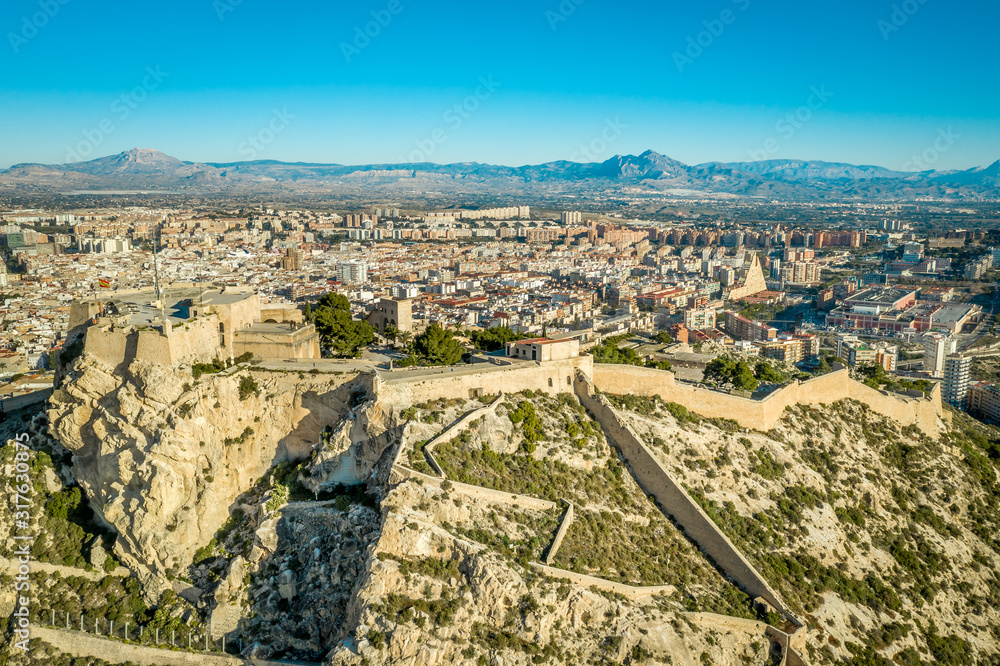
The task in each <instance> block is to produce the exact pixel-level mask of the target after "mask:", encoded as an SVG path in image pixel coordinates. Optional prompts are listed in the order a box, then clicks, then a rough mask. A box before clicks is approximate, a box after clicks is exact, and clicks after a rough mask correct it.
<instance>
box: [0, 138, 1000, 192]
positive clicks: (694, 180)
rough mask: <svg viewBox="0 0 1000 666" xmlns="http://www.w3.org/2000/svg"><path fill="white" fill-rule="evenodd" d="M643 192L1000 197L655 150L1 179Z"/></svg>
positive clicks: (136, 157)
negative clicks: (597, 158)
mask: <svg viewBox="0 0 1000 666" xmlns="http://www.w3.org/2000/svg"><path fill="white" fill-rule="evenodd" d="M636 185H641V186H642V187H644V188H649V189H650V190H651V191H661V192H666V193H672V194H675V193H680V194H682V195H684V194H690V193H699V192H703V193H712V194H716V193H719V194H725V195H734V196H767V197H771V198H775V197H787V198H789V199H802V200H816V199H829V198H832V197H846V198H852V199H863V198H876V199H909V198H913V197H917V196H920V197H927V196H931V197H941V198H956V199H961V198H966V197H972V196H975V197H984V196H985V197H991V198H1000V161H997V162H995V163H993V164H991V165H990V166H988V167H979V168H975V169H969V170H966V171H948V172H938V171H927V172H923V173H919V174H917V173H903V172H899V171H894V170H891V169H887V168H884V167H878V166H869V165H853V164H844V163H838V162H824V161H817V160H792V159H776V160H763V161H757V162H728V163H727V162H708V163H705V164H699V165H687V164H684V163H683V162H679V161H677V160H675V159H673V158H671V157H668V156H666V155H663V154H662V153H658V152H656V151H655V150H646V151H644V152H643V153H641V154H639V155H615V156H614V157H611V158H609V159H607V160H605V161H603V162H586V163H581V162H574V161H566V160H559V161H555V162H548V163H545V164H537V165H524V166H520V167H509V166H498V165H491V164H483V163H479V162H462V163H455V164H432V163H429V162H424V163H414V164H368V165H354V166H341V165H336V164H317V163H287V162H279V161H275V160H258V161H251V162H232V163H224V164H222V163H209V164H203V163H197V162H183V161H181V160H179V159H177V158H175V157H172V156H170V155H167V154H165V153H163V152H161V151H158V150H153V149H149V148H138V147H137V148H132V149H131V150H127V151H125V152H122V153H118V154H117V155H109V156H107V157H101V158H98V159H93V160H90V161H87V162H74V163H72V164H61V165H43V164H20V165H15V166H13V167H11V168H10V169H9V170H7V171H5V172H4V171H0V190H3V189H5V188H14V189H17V188H21V187H29V188H41V189H42V190H45V191H56V192H58V191H63V189H64V188H74V189H75V188H81V189H82V188H89V189H102V188H106V189H109V190H118V189H125V188H136V189H139V188H157V189H160V188H162V189H170V190H178V191H199V192H261V191H280V192H286V193H294V192H310V193H314V192H335V193H351V194H358V193H362V194H364V195H365V196H370V195H371V194H372V193H373V192H381V193H385V194H389V195H392V196H396V195H398V194H400V193H402V192H407V193H411V192H414V191H434V192H453V191H459V192H462V193H468V192H484V193H496V192H498V191H506V192H521V193H532V194H538V195H539V196H545V197H548V196H552V195H553V194H554V193H564V194H567V195H568V196H579V195H580V194H584V193H588V192H607V191H609V190H613V189H614V188H616V187H633V186H636Z"/></svg>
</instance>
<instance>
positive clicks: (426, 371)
mask: <svg viewBox="0 0 1000 666" xmlns="http://www.w3.org/2000/svg"><path fill="white" fill-rule="evenodd" d="M592 365H593V359H592V358H591V357H590V356H580V357H577V358H571V359H566V360H564V361H547V362H545V363H540V362H533V361H521V362H516V363H512V364H510V365H502V366H501V365H493V364H491V363H482V364H476V365H467V366H454V367H452V368H443V369H440V368H421V369H419V370H396V371H392V372H384V371H380V372H379V376H380V377H381V379H382V387H381V391H382V393H381V394H382V395H383V396H384V399H385V400H387V401H389V403H390V404H393V405H416V404H419V403H421V402H426V401H427V400H435V399H438V398H447V399H456V398H459V399H462V400H468V399H470V398H475V397H479V396H483V395H495V394H497V393H500V392H501V391H508V392H509V390H510V388H511V387H515V388H516V390H518V391H524V390H527V389H530V390H532V391H536V392H537V391H541V392H543V393H548V394H549V395H557V394H559V393H572V392H573V381H574V380H573V377H574V376H575V375H576V372H577V370H578V369H579V370H582V371H583V372H585V373H586V374H587V375H590V374H591V372H592V370H591V368H592Z"/></svg>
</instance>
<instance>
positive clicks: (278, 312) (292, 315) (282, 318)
mask: <svg viewBox="0 0 1000 666" xmlns="http://www.w3.org/2000/svg"><path fill="white" fill-rule="evenodd" d="M260 320H261V321H265V322H266V321H273V322H276V323H278V324H281V323H283V322H295V323H297V324H299V323H302V321H303V320H302V310H300V309H299V308H298V306H296V305H295V304H293V303H262V304H261V306H260Z"/></svg>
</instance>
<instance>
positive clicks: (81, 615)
mask: <svg viewBox="0 0 1000 666" xmlns="http://www.w3.org/2000/svg"><path fill="white" fill-rule="evenodd" d="M80 631H83V613H80Z"/></svg>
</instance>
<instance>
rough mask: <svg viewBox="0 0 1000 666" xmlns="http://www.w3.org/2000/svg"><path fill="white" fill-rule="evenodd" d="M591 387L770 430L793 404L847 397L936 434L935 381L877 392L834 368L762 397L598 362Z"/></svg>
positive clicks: (938, 398)
mask: <svg viewBox="0 0 1000 666" xmlns="http://www.w3.org/2000/svg"><path fill="white" fill-rule="evenodd" d="M593 367H594V372H593V375H592V376H593V378H594V385H595V386H596V387H597V388H598V389H600V390H601V391H603V392H605V393H614V394H618V395H624V394H633V395H644V396H653V395H656V396H659V397H660V398H662V399H663V400H665V401H667V402H676V403H678V404H680V405H684V406H685V407H687V408H688V409H690V410H691V411H693V412H696V413H698V414H701V415H702V416H707V417H709V418H715V417H718V418H726V419H733V420H735V421H736V422H737V423H739V424H740V425H741V426H743V427H744V428H752V429H754V430H764V431H766V430H770V429H771V428H773V427H774V426H775V424H776V423H777V422H778V421H779V420H780V419H781V417H782V416H783V415H784V413H785V408H786V407H789V406H792V405H796V404H802V405H820V404H832V403H834V402H837V401H838V400H844V399H847V398H851V399H854V400H858V401H860V402H863V403H864V404H866V405H868V407H869V408H871V409H872V410H873V411H875V412H878V413H879V414H882V415H884V416H887V417H889V418H892V419H895V420H897V421H899V422H900V423H904V424H916V425H917V426H918V427H919V428H920V429H921V430H923V431H924V432H926V433H928V434H931V435H934V434H935V433H937V423H938V419H940V418H941V414H942V407H941V394H940V389H939V387H938V386H937V385H935V387H934V389H933V390H932V391H931V393H930V395H929V396H928V397H927V398H915V397H908V396H902V395H898V394H893V393H888V392H886V391H877V390H875V389H872V388H869V387H867V386H865V385H864V384H862V383H860V382H857V381H854V380H852V379H851V378H850V374H849V372H848V371H847V370H846V369H843V370H837V371H835V372H831V373H828V374H825V375H822V376H820V377H815V378H813V379H810V380H808V381H805V382H799V381H793V382H792V383H791V384H789V385H788V386H785V387H784V388H781V389H779V390H777V391H775V392H774V393H772V394H770V395H769V396H767V397H766V398H764V399H763V400H751V399H749V398H743V397H740V396H737V395H730V394H727V393H722V392H720V391H713V390H711V389H708V388H704V387H699V386H695V385H690V384H679V383H677V382H675V381H674V375H673V373H670V372H665V371H663V370H653V369H651V368H639V367H634V366H625V365H609V364H602V363H598V364H595V365H594V366H593Z"/></svg>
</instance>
